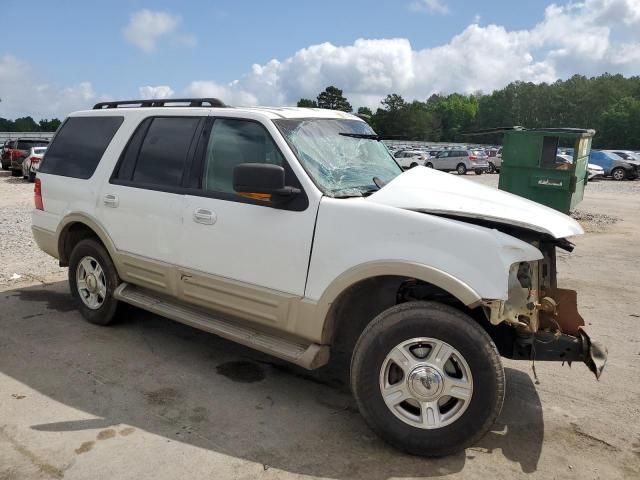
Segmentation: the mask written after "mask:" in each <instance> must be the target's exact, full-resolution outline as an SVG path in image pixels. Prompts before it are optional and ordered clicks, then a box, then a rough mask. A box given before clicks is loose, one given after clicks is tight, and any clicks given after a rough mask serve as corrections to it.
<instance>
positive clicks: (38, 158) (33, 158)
mask: <svg viewBox="0 0 640 480" xmlns="http://www.w3.org/2000/svg"><path fill="white" fill-rule="evenodd" d="M30 160H31V163H38V162H39V161H40V157H31V158H30Z"/></svg>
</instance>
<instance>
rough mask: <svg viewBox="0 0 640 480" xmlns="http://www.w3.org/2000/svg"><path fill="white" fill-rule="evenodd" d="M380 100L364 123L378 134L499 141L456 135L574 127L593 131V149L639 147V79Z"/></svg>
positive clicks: (603, 78) (579, 79) (578, 78)
mask: <svg viewBox="0 0 640 480" xmlns="http://www.w3.org/2000/svg"><path fill="white" fill-rule="evenodd" d="M380 103H381V105H382V107H381V108H378V110H377V111H376V113H375V114H374V115H373V116H372V118H371V121H370V122H369V123H370V124H371V126H372V127H373V128H374V129H375V130H376V131H377V132H378V133H379V134H380V135H382V136H397V135H401V136H405V137H406V138H407V139H409V140H429V141H444V142H453V141H461V142H465V141H480V142H486V143H499V142H501V140H502V137H501V135H499V134H497V135H485V136H482V137H480V136H478V137H469V136H465V135H462V134H463V133H464V132H469V131H473V130H479V129H483V128H491V127H506V126H513V125H522V126H525V127H531V128H534V127H577V128H593V129H595V130H596V136H595V138H594V143H593V146H594V147H595V148H627V149H633V150H637V149H640V77H630V78H625V77H624V76H622V75H611V74H604V75H600V76H599V77H593V78H587V77H585V76H582V75H574V76H573V77H571V78H569V79H568V80H564V81H562V80H558V81H557V82H554V83H552V84H548V83H541V84H534V83H530V82H513V83H510V84H509V85H507V86H506V87H505V88H503V89H501V90H496V91H494V92H493V93H491V94H488V95H483V94H480V93H476V94H472V95H462V94H459V93H453V94H451V95H439V94H434V95H431V96H430V97H429V98H428V99H427V101H426V102H420V101H414V102H411V103H407V102H406V101H405V100H404V99H403V98H402V97H401V96H400V95H398V94H396V93H392V94H390V95H387V96H386V97H385V98H384V99H383V100H382V101H381V102H380ZM472 139H473V140H472Z"/></svg>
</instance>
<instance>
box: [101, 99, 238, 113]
mask: <svg viewBox="0 0 640 480" xmlns="http://www.w3.org/2000/svg"><path fill="white" fill-rule="evenodd" d="M168 103H188V104H189V105H187V106H189V107H219V108H223V107H226V105H225V104H224V102H223V101H222V100H218V99H217V98H150V99H146V100H120V101H115V102H100V103H96V104H95V105H94V106H93V109H94V110H102V109H104V108H118V107H122V106H126V105H129V106H132V107H184V106H185V105H167V104H168ZM205 104H208V105H205Z"/></svg>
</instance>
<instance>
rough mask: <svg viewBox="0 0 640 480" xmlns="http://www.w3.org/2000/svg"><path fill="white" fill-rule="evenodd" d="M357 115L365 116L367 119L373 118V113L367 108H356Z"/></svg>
mask: <svg viewBox="0 0 640 480" xmlns="http://www.w3.org/2000/svg"><path fill="white" fill-rule="evenodd" d="M358 115H366V116H368V117H371V116H373V112H372V111H371V109H370V108H369V107H359V108H358Z"/></svg>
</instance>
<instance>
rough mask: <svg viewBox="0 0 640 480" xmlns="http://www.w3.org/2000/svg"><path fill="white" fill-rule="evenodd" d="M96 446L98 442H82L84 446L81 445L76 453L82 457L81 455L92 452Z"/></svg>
mask: <svg viewBox="0 0 640 480" xmlns="http://www.w3.org/2000/svg"><path fill="white" fill-rule="evenodd" d="M95 444H96V442H94V441H90V442H82V445H80V446H79V447H78V448H76V449H75V450H74V451H75V452H76V454H78V455H81V454H83V453H87V452H88V451H89V450H91V449H92V448H93V446H94V445H95Z"/></svg>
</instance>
